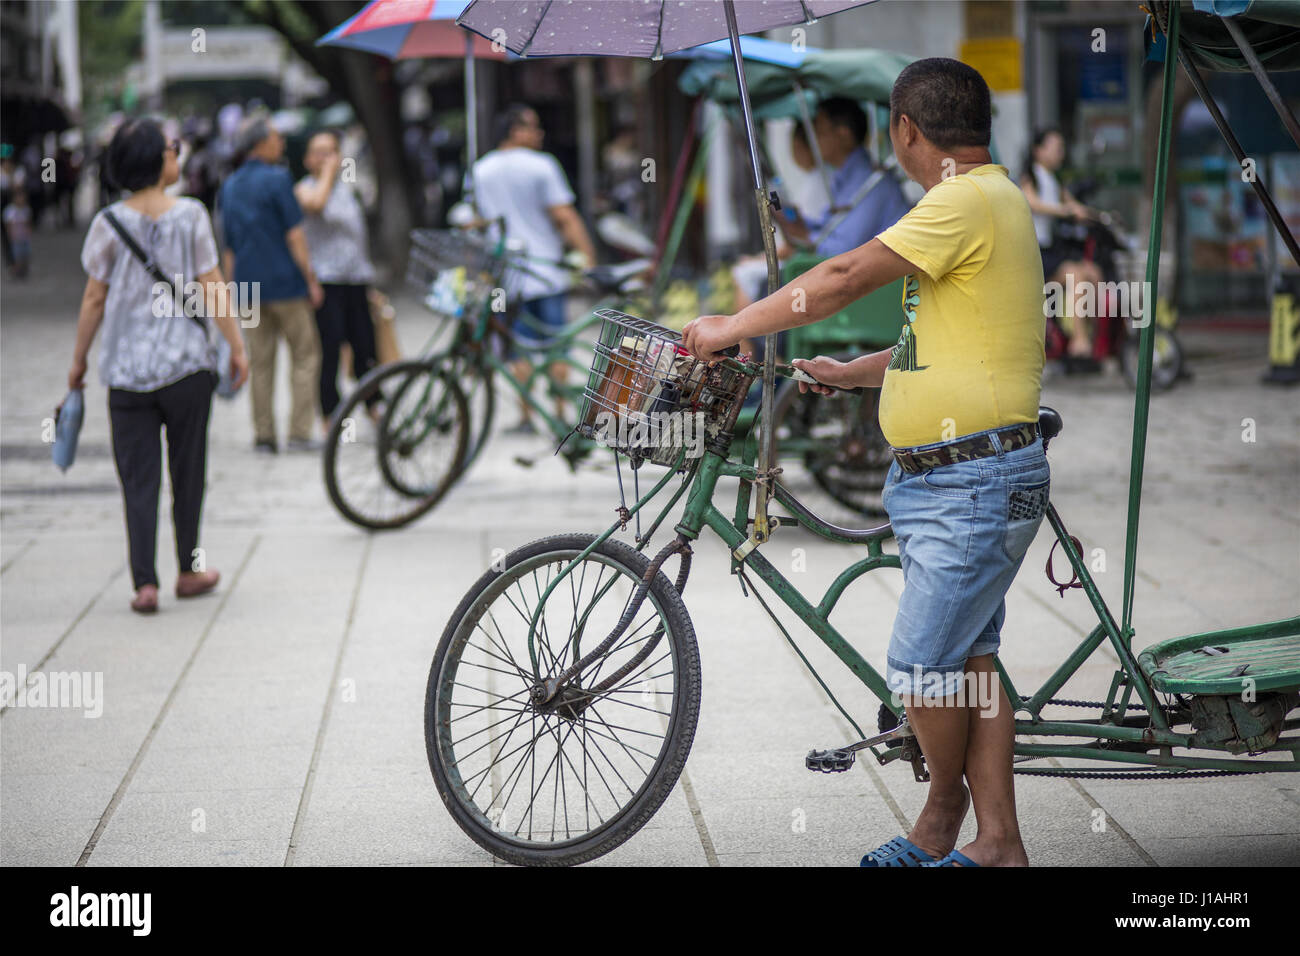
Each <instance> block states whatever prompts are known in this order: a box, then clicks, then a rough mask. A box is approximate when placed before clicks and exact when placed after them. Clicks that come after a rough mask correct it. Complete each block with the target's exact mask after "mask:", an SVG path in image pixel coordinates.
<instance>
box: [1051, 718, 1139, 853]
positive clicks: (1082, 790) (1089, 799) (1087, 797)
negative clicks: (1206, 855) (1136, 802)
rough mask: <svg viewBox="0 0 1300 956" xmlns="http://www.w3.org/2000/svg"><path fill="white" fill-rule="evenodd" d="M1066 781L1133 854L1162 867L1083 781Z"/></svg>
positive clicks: (1055, 764) (1073, 779)
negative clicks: (1103, 819)
mask: <svg viewBox="0 0 1300 956" xmlns="http://www.w3.org/2000/svg"><path fill="white" fill-rule="evenodd" d="M1030 740H1032V741H1033V742H1034V743H1036V744H1037V743H1043V742H1044V741H1043V740H1042V738H1040V737H1030ZM1047 762H1048V763H1050V764H1051V765H1052V766H1054V767H1060V766H1061V762H1060V761H1059V760H1057V759H1056V758H1055V757H1048V758H1047ZM1064 779H1065V782H1066V783H1068V784H1069V785H1070V786H1071V787H1072V788H1073V789H1074V791H1075V792H1076V793H1077V794H1079V796H1081V797H1083V800H1084V802H1085V803H1087V804H1088V805H1089V806H1091V807H1092V808H1093V809H1094V810H1100V811H1101V812H1102V813H1104V814H1105V815H1106V822H1107V823H1108V824H1109V825H1110V826H1112V827H1113V828H1114V829H1115V832H1116V833H1118V834H1119V835H1120V838H1121V839H1123V841H1124V842H1125V843H1127V844H1128V845H1129V846H1130V847H1131V848H1132V849H1133V852H1134V853H1136V854H1137V855H1138V856H1139V857H1141V858H1142V859H1143V860H1144V861H1145V862H1146V865H1147V866H1156V867H1158V866H1159V865H1160V864H1159V863H1157V862H1156V860H1155V857H1153V856H1152V855H1151V854H1150V853H1148V852H1147V851H1146V850H1144V849H1143V848H1142V844H1140V843H1138V841H1137V839H1136V838H1135V837H1134V836H1133V835H1132V834H1131V833H1129V832H1128V831H1127V830H1125V829H1124V828H1123V827H1122V826H1120V824H1119V821H1117V820H1116V819H1115V817H1114V816H1113V815H1112V814H1111V813H1110V811H1108V810H1107V809H1106V808H1105V807H1103V806H1102V805H1101V804H1100V803H1098V802H1097V798H1096V797H1094V796H1093V795H1092V794H1091V793H1089V792H1088V789H1087V787H1085V786H1084V785H1083V781H1082V780H1080V779H1079V778H1077V777H1065V778H1064Z"/></svg>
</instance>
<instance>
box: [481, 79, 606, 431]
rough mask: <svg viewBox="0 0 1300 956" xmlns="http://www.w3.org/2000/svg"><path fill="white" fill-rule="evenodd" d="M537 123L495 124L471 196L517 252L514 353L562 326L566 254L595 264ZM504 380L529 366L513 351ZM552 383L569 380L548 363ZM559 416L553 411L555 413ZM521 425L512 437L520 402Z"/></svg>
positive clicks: (523, 119)
mask: <svg viewBox="0 0 1300 956" xmlns="http://www.w3.org/2000/svg"><path fill="white" fill-rule="evenodd" d="M543 138H544V134H543V131H542V123H541V120H540V119H539V118H538V116H537V112H536V111H535V110H533V109H532V108H531V107H528V106H522V105H518V104H516V105H513V106H510V107H507V108H506V110H505V111H504V112H503V113H502V114H501V115H500V116H499V117H497V122H496V141H497V148H496V149H494V150H492V151H491V152H489V153H488V154H487V155H486V156H484V157H483V158H482V159H480V160H479V161H478V162H477V163H475V164H474V195H475V201H476V202H477V204H478V208H479V213H480V215H481V216H482V217H483V218H484V219H486V220H488V221H494V220H497V219H501V220H504V222H505V230H506V237H507V240H509V241H510V242H511V243H512V244H516V245H517V246H518V247H519V248H520V250H521V252H522V254H523V255H524V256H526V257H527V258H526V259H525V260H524V262H525V265H526V266H527V271H524V270H515V271H514V272H513V274H508V275H507V281H508V282H509V284H510V289H511V292H512V295H513V297H515V298H516V300H517V302H518V304H519V314H518V316H517V318H516V320H515V323H514V326H513V329H512V333H513V339H514V345H515V346H523V347H524V348H532V349H537V348H544V347H545V346H546V345H548V344H549V343H550V342H551V341H552V337H553V336H554V333H555V332H557V331H558V330H559V329H561V328H562V327H563V326H564V323H565V320H566V313H565V308H566V303H567V296H566V292H567V291H568V289H569V285H570V278H569V272H568V270H567V269H566V268H565V267H564V265H563V264H562V263H561V261H560V260H561V258H562V257H563V255H564V251H565V249H566V248H569V249H574V250H576V251H577V252H578V253H579V255H580V257H581V259H582V260H584V262H583V265H584V268H591V267H592V266H594V265H595V264H596V248H595V246H594V245H592V242H591V236H590V235H589V234H588V233H587V227H586V226H585V225H584V224H583V222H582V217H581V216H580V215H578V210H577V209H576V208H575V207H574V204H573V203H574V195H573V190H572V189H571V188H569V180H568V178H567V177H566V176H565V175H564V170H563V169H562V168H561V167H560V164H559V162H558V161H557V160H556V159H555V157H554V156H552V155H551V154H550V153H544V152H542V141H543ZM510 368H511V373H512V374H513V375H514V376H515V378H517V379H518V380H519V381H520V382H527V381H528V379H529V377H530V376H531V374H532V363H531V362H530V361H529V360H528V359H527V358H526V357H525V356H524V354H523V353H521V352H520V351H518V350H516V351H515V358H514V361H512V362H511V366H510ZM549 372H550V375H551V378H552V380H553V381H555V382H557V383H560V382H563V381H564V380H565V379H566V377H567V374H568V368H567V366H566V365H565V363H564V362H561V361H556V362H553V363H551V367H550V369H549ZM557 410H558V409H557ZM520 414H521V416H522V417H521V420H520V422H519V424H518V425H517V426H516V427H515V428H514V429H512V431H515V432H522V433H525V434H526V433H531V432H533V431H534V430H535V429H534V428H533V423H532V409H531V408H530V406H529V405H528V404H527V403H526V402H523V401H522V400H521V401H520Z"/></svg>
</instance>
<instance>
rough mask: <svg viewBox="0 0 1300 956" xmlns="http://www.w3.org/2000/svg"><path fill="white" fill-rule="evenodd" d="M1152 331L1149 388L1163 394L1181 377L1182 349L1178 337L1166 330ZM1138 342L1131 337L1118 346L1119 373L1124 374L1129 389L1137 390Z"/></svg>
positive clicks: (1135, 338) (1157, 328)
mask: <svg viewBox="0 0 1300 956" xmlns="http://www.w3.org/2000/svg"><path fill="white" fill-rule="evenodd" d="M1152 331H1153V333H1154V335H1155V342H1154V343H1153V345H1152V349H1151V387H1152V388H1153V389H1154V390H1155V391H1157V392H1164V391H1167V390H1169V389H1171V388H1173V387H1174V385H1175V384H1177V382H1178V379H1179V376H1181V375H1182V371H1183V347H1182V345H1181V344H1180V343H1179V341H1178V337H1177V336H1176V335H1174V333H1173V332H1171V331H1169V330H1168V329H1163V328H1160V327H1156V328H1155V329H1153V330H1152ZM1139 341H1140V340H1139V339H1138V337H1137V336H1136V335H1133V336H1131V337H1129V338H1127V339H1125V340H1124V342H1123V344H1122V345H1121V346H1120V353H1119V366H1120V371H1122V372H1123V373H1124V378H1125V379H1126V380H1127V381H1128V383H1129V387H1131V388H1137V373H1138V343H1139Z"/></svg>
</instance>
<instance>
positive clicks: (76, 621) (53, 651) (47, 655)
mask: <svg viewBox="0 0 1300 956" xmlns="http://www.w3.org/2000/svg"><path fill="white" fill-rule="evenodd" d="M125 570H126V562H125V561H123V562H122V563H121V564H119V565H118V566H117V567H116V568H115V569H114V570H113V573H112V574H110V575H109V576H108V580H107V581H105V582H104V585H103V587H101V588H100V589H99V590H98V591H96V592H95V594H94V596H93V597H91V599H90V600H89V601H87V602H86V606H85V607H83V608H82V609H81V612H80V613H79V614H78V615H77V616H76V617H74V618H73V619H72V623H71V624H69V625H68V626H67V628H66V629H64V631H63V633H62V634H60V635H59V638H58V640H56V641H55V642H54V643H53V644H51V645H50V649H49V650H48V651H46V652H45V656H44V657H42V658H41V659H40V660H39V661H37V662H36V664H35V666H33V667H32V669H31V671H30V672H29V673H28V674H27V679H28V680H29V681H30V680H31V679H32V678H33V677H35V676H36V674H37V672H38V671H40V669H41V668H42V667H44V666H45V665H46V664H48V663H49V661H50V658H51V657H53V656H54V655H55V654H57V653H58V650H59V648H60V647H62V646H63V642H64V641H66V640H67V639H68V636H69V635H70V634H71V633H72V632H73V631H75V630H76V629H77V625H78V624H80V623H81V622H82V620H83V619H84V618H85V616H86V615H87V614H89V613H90V609H91V608H92V607H94V606H95V604H96V603H98V601H99V599H100V598H101V597H103V596H104V592H105V591H107V590H108V588H109V585H111V584H112V583H113V582H114V581H116V580H117V578H118V575H120V574H122V572H124V571H125ZM14 699H15V700H17V699H18V698H17V694H15V695H14ZM11 710H13V706H12V705H10V704H6V705H5V706H4V707H0V717H4V715H5V714H7V713H9V711H11Z"/></svg>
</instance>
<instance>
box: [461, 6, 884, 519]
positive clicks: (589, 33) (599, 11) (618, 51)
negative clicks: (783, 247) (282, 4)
mask: <svg viewBox="0 0 1300 956" xmlns="http://www.w3.org/2000/svg"><path fill="white" fill-rule="evenodd" d="M872 2H874V0H739V2H737V0H722V2H721V3H718V2H717V0H474V2H473V3H471V4H470V5H469V6H468V7H466V8H465V12H464V13H462V14H461V15H460V16H459V17H457V19H456V22H457V23H459V24H460V25H461V26H463V27H465V28H467V29H469V30H473V31H474V32H475V33H477V34H479V35H480V36H483V37H487V38H488V39H489V40H492V41H493V42H494V43H495V44H498V45H499V46H502V47H504V48H505V49H507V50H510V51H511V52H512V53H516V54H518V55H519V56H637V57H649V58H652V59H659V58H660V57H663V56H665V55H667V54H669V53H676V52H678V51H679V50H685V49H687V48H689V47H693V46H699V45H700V44H702V43H711V42H713V41H715V40H720V39H722V38H723V37H727V38H729V39H730V40H731V59H732V63H733V65H734V66H735V70H736V86H737V88H738V89H739V91H740V112H741V115H742V116H743V117H744V120H745V139H746V141H747V143H748V146H749V162H750V169H751V172H752V173H753V176H754V200H755V202H756V203H757V205H758V218H759V225H760V230H761V232H762V235H763V251H764V253H765V254H766V256H767V291H768V294H769V295H770V294H771V293H773V292H775V291H776V287H777V285H778V283H779V281H780V280H779V275H780V271H779V269H780V267H779V265H778V263H777V258H776V238H775V234H774V231H773V228H772V204H771V201H770V199H769V197H768V193H767V183H766V181H765V180H764V178H763V167H762V164H761V163H760V162H759V158H758V157H759V154H758V140H757V137H756V135H755V133H754V116H753V113H752V111H751V110H750V106H749V90H748V89H746V87H745V70H744V67H743V65H742V60H741V49H740V35H741V34H742V33H759V32H761V31H763V30H773V29H775V28H777V27H784V26H794V25H796V24H801V23H812V22H813V21H814V20H816V19H817V18H818V17H822V16H827V15H829V14H832V13H838V12H839V11H841V10H847V9H849V8H850V7H858V6H863V5H864V4H867V3H872ZM764 344H765V350H764V356H765V359H764V366H763V404H762V422H763V436H762V441H761V443H760V445H759V454H758V469H759V474H760V475H767V474H769V473H770V468H771V465H772V429H771V427H770V426H769V423H770V422H771V421H772V395H773V392H774V391H775V389H776V369H775V367H774V364H773V363H774V361H775V359H774V356H775V355H776V336H775V335H769V336H767V337H766V339H765V340H764ZM756 484H757V488H756V489H755V491H756V494H755V508H754V540H755V541H756V542H757V543H760V544H761V543H762V542H764V541H766V540H767V535H768V525H767V483H766V482H764V481H759V482H757V483H756Z"/></svg>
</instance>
